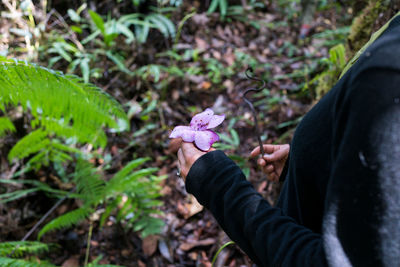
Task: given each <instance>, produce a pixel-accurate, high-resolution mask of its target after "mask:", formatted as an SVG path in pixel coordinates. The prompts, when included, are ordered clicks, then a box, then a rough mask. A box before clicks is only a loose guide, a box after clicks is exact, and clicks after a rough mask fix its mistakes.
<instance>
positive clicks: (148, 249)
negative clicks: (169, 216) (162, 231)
mask: <svg viewBox="0 0 400 267" xmlns="http://www.w3.org/2000/svg"><path fill="white" fill-rule="evenodd" d="M158 239H159V236H156V235H149V236H147V237H145V238H144V239H143V241H142V249H143V253H144V255H146V256H148V257H150V256H151V255H153V254H154V252H156V250H157V244H158Z"/></svg>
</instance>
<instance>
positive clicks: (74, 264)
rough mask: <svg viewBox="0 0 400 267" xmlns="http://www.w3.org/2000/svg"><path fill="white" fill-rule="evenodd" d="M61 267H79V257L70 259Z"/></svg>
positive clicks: (75, 256)
mask: <svg viewBox="0 0 400 267" xmlns="http://www.w3.org/2000/svg"><path fill="white" fill-rule="evenodd" d="M61 267H79V255H74V256H71V257H69V258H68V259H67V260H66V261H64V262H63V264H62V265H61Z"/></svg>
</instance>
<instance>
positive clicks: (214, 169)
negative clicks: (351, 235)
mask: <svg viewBox="0 0 400 267" xmlns="http://www.w3.org/2000/svg"><path fill="white" fill-rule="evenodd" d="M187 190H188V192H190V193H192V194H194V195H195V196H196V198H197V199H198V200H199V202H200V203H201V204H203V205H204V206H205V207H206V208H208V209H209V210H210V211H211V212H212V213H213V215H214V216H215V218H216V219H217V221H218V223H219V224H220V225H221V227H222V228H223V229H224V230H225V232H226V233H227V234H228V236H229V237H230V238H231V239H232V240H233V241H235V242H236V243H237V244H238V245H239V246H240V247H241V248H242V249H243V250H244V251H245V252H246V253H247V254H248V255H249V257H250V258H251V259H252V260H253V261H254V262H255V263H256V264H258V265H260V266H324V265H325V257H324V252H323V249H322V242H321V237H320V235H318V234H315V233H313V232H311V231H310V230H309V229H307V228H305V227H303V226H301V225H298V224H297V223H296V222H295V221H294V220H293V219H292V218H290V217H288V216H285V215H284V214H283V213H282V211H281V210H280V209H278V208H273V207H271V206H270V205H269V204H268V203H267V201H266V200H265V199H263V198H262V196H261V195H260V194H258V193H257V192H256V191H255V190H254V188H253V186H252V185H251V184H250V183H249V182H248V181H247V180H246V179H245V177H244V175H243V173H242V172H241V170H240V168H239V167H238V166H237V165H236V164H235V163H234V162H232V161H231V160H230V159H229V158H228V157H226V156H225V154H224V153H223V152H221V151H215V152H211V153H208V154H206V155H204V156H202V157H201V158H199V159H198V160H197V161H196V162H195V164H194V165H193V167H192V168H191V170H190V171H189V175H188V178H187Z"/></svg>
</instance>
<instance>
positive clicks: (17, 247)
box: [0, 241, 49, 266]
mask: <svg viewBox="0 0 400 267" xmlns="http://www.w3.org/2000/svg"><path fill="white" fill-rule="evenodd" d="M48 251H49V245H48V244H45V243H41V242H37V241H10V242H2V243H0V256H7V255H9V254H11V253H12V257H17V258H20V257H22V256H24V255H26V254H30V255H39V254H42V253H43V252H48ZM0 266H1V264H0Z"/></svg>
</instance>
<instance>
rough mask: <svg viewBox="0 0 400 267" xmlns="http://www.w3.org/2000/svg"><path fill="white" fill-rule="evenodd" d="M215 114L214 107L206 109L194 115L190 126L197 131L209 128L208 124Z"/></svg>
mask: <svg viewBox="0 0 400 267" xmlns="http://www.w3.org/2000/svg"><path fill="white" fill-rule="evenodd" d="M213 115H214V111H212V109H209V108H208V109H206V110H205V111H203V112H201V113H199V114H196V115H194V117H193V118H192V120H191V121H190V127H191V128H192V129H193V130H195V131H202V130H206V129H207V125H208V123H209V122H210V120H211V119H212V117H213Z"/></svg>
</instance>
